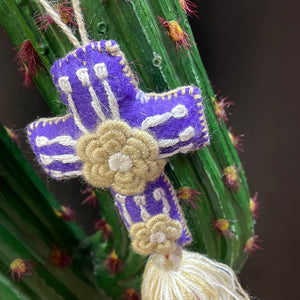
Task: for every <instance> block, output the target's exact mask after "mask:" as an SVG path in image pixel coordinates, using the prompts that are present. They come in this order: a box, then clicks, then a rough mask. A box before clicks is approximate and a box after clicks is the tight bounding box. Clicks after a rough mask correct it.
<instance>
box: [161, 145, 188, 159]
mask: <svg viewBox="0 0 300 300" xmlns="http://www.w3.org/2000/svg"><path fill="white" fill-rule="evenodd" d="M193 150H194V144H193V143H190V144H188V145H186V146H183V147H180V148H179V149H176V150H175V151H173V152H171V153H162V154H159V155H158V157H159V158H166V157H170V156H173V155H175V154H178V153H188V152H190V151H193Z"/></svg>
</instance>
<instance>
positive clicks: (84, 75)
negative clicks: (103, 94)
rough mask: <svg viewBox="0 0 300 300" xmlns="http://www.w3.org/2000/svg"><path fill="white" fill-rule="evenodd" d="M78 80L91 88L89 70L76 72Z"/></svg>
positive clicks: (84, 69) (82, 69)
mask: <svg viewBox="0 0 300 300" xmlns="http://www.w3.org/2000/svg"><path fill="white" fill-rule="evenodd" d="M76 76H77V78H78V79H79V80H80V81H81V84H82V86H90V85H91V82H90V78H89V73H88V69H87V68H81V69H78V70H77V71H76Z"/></svg>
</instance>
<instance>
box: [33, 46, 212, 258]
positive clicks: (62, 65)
mask: <svg viewBox="0 0 300 300" xmlns="http://www.w3.org/2000/svg"><path fill="white" fill-rule="evenodd" d="M51 73H52V75H53V81H54V84H55V86H56V87H57V89H58V90H59V92H60V93H61V97H62V100H63V102H64V103H65V105H66V106H67V107H68V109H69V113H68V114H66V115H65V116H62V117H55V118H49V119H40V120H38V121H36V122H33V123H31V124H30V125H29V126H28V136H29V138H30V142H31V144H32V146H33V149H34V152H35V153H36V156H37V158H38V160H39V162H40V163H41V165H42V166H43V168H44V170H45V171H46V173H47V174H49V175H50V176H52V177H53V178H55V179H66V178H71V177H74V176H83V177H84V178H85V180H86V181H87V182H88V183H89V184H91V185H92V186H94V187H98V188H108V189H110V191H111V192H112V194H113V196H114V199H115V201H116V205H117V206H118V208H119V210H120V213H121V215H122V217H123V220H124V222H125V224H126V226H127V227H128V229H129V230H130V234H131V237H132V238H133V239H134V240H136V241H135V242H134V243H133V247H134V249H135V251H136V252H138V253H140V254H147V255H148V254H150V253H151V252H152V251H151V252H149V251H150V250H149V251H146V250H145V249H142V248H141V246H134V245H140V244H141V238H142V241H143V243H144V244H145V245H146V244H147V242H148V243H149V245H150V246H149V245H148V244H147V246H145V247H146V248H147V249H154V248H155V249H161V250H156V251H159V252H164V250H162V249H168V250H169V249H171V248H174V245H175V242H176V243H177V244H178V245H180V246H181V245H184V244H187V243H189V242H190V241H191V235H190V233H189V231H188V228H187V226H186V223H185V221H184V218H183V215H182V212H181V209H180V208H179V205H178V201H177V198H176V195H175V192H174V190H173V188H172V186H171V184H170V182H169V180H168V178H167V176H166V175H165V174H164V171H163V170H164V166H165V164H166V159H167V158H168V157H171V156H173V155H175V154H178V153H187V152H190V151H193V150H196V149H200V148H202V147H204V146H206V145H208V143H209V135H208V129H207V125H206V120H205V115H204V109H203V104H202V97H201V91H200V90H199V89H198V88H196V87H193V86H184V87H180V88H177V89H175V90H173V91H169V92H165V93H162V94H156V93H144V92H143V91H141V90H139V89H138V85H137V81H136V79H135V77H134V76H133V73H132V72H131V70H130V68H129V66H128V62H127V60H126V58H125V56H124V54H123V53H122V52H121V51H120V49H119V45H118V44H117V43H116V42H114V41H100V42H94V43H91V44H90V45H87V46H85V47H81V48H79V49H77V50H76V51H74V52H73V53H71V54H69V55H68V56H67V57H66V58H63V59H60V60H58V61H57V62H55V64H54V65H53V67H52V69H51ZM157 216H158V217H159V218H158V219H157V222H158V223H159V224H160V223H165V224H169V223H170V226H169V227H168V226H165V227H166V228H167V231H170V230H171V229H170V228H177V229H179V230H180V235H179V236H178V233H173V232H172V234H171V233H166V232H164V231H163V229H161V231H158V232H156V235H153V234H150V235H147V236H149V239H148V240H147V241H146V240H145V239H144V237H143V236H142V237H141V232H142V235H143V232H144V231H146V228H147V224H148V223H149V222H150V221H151V220H152V218H153V217H157ZM175 221H177V222H175ZM140 222H142V223H141V224H137V223H140ZM152 222H153V221H152ZM174 222H175V223H174ZM150 223H151V222H150ZM134 224H135V225H136V226H133V225H134ZM142 224H143V225H142ZM179 224H180V226H181V227H179ZM137 226H138V227H137ZM141 226H144V227H145V230H141ZM131 227H132V228H131ZM158 227H159V226H158ZM137 228H139V229H137ZM171 231H172V230H171ZM173 231H175V229H174V230H173ZM177 232H178V230H177ZM157 244H159V245H158V247H156V246H155V247H154V246H153V245H157ZM166 244H168V245H169V246H168V247H167V246H165V245H166ZM171 244H172V246H170V245H171ZM165 251H166V252H168V251H167V250H165Z"/></svg>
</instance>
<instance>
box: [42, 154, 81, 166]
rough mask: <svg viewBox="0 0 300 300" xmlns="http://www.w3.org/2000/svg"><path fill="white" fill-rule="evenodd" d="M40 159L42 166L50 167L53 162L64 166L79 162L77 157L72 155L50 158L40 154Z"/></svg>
mask: <svg viewBox="0 0 300 300" xmlns="http://www.w3.org/2000/svg"><path fill="white" fill-rule="evenodd" d="M40 159H41V162H42V163H43V164H44V165H50V164H52V163H53V162H55V161H60V162H63V163H64V164H70V163H76V162H79V161H80V159H79V157H78V156H76V155H73V154H62V155H52V156H50V155H44V154H40Z"/></svg>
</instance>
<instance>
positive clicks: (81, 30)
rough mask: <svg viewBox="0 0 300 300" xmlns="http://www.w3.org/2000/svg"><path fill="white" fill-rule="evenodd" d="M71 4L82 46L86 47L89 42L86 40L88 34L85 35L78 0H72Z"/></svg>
mask: <svg viewBox="0 0 300 300" xmlns="http://www.w3.org/2000/svg"><path fill="white" fill-rule="evenodd" d="M72 4H73V9H74V14H75V18H76V21H77V25H78V30H79V34H80V37H81V41H82V44H83V46H86V45H88V44H89V43H90V41H89V39H88V34H87V32H86V28H85V26H84V20H83V15H82V11H81V8H80V3H79V0H72Z"/></svg>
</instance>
